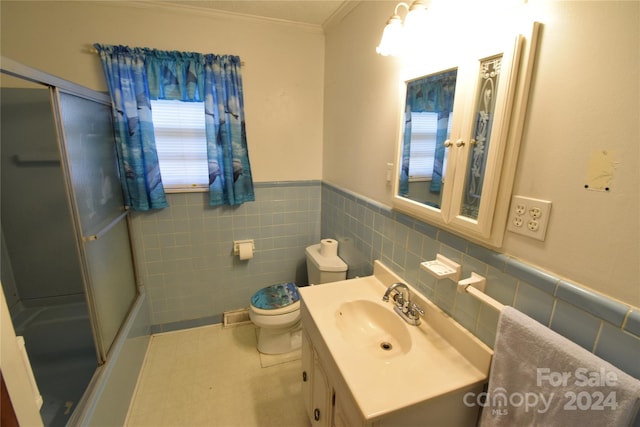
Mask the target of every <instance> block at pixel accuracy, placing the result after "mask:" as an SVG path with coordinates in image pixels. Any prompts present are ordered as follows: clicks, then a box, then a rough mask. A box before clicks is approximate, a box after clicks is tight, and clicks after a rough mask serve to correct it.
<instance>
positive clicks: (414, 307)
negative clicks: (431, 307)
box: [409, 302, 424, 318]
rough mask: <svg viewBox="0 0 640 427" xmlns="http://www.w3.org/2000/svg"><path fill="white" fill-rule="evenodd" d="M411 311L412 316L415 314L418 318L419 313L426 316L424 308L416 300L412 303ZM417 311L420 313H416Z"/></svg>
mask: <svg viewBox="0 0 640 427" xmlns="http://www.w3.org/2000/svg"><path fill="white" fill-rule="evenodd" d="M409 313H410V314H411V315H412V316H415V317H416V318H417V317H418V315H420V316H424V310H423V309H422V307H420V306H419V305H418V304H416V303H415V302H413V303H411V308H410V309H409ZM416 313H418V314H416Z"/></svg>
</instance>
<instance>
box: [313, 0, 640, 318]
mask: <svg viewBox="0 0 640 427" xmlns="http://www.w3.org/2000/svg"><path fill="white" fill-rule="evenodd" d="M395 4H396V2H395V1H390V2H362V3H361V4H360V5H359V6H358V7H357V8H356V9H355V10H354V11H352V13H351V14H350V15H348V16H347V17H346V18H345V20H344V21H343V22H342V23H341V24H340V25H338V26H336V27H334V28H331V29H330V30H329V31H328V33H327V34H326V52H325V55H326V62H325V67H326V68H325V73H326V79H325V82H326V83H325V123H324V135H325V141H324V167H323V179H325V180H326V181H328V182H331V183H333V184H336V185H338V186H340V187H343V188H346V189H348V190H352V191H354V192H356V193H359V194H362V195H364V196H366V197H369V198H371V199H374V200H377V201H379V202H381V203H384V204H387V205H391V189H390V187H389V186H388V185H387V184H386V183H385V180H384V175H385V167H386V163H387V162H392V161H393V158H394V144H395V141H396V138H397V132H398V128H399V120H398V118H399V115H398V112H397V109H398V108H399V107H398V100H397V97H398V89H397V81H398V79H399V76H400V74H401V72H402V65H401V63H400V62H399V60H398V59H394V58H388V57H387V58H384V57H380V56H378V55H376V53H375V46H376V45H377V44H378V42H379V37H380V35H381V33H382V29H383V27H384V24H385V22H386V20H387V19H388V18H389V16H390V15H391V13H392V12H393V8H394V6H395ZM529 8H530V12H528V13H530V14H531V15H530V17H533V18H535V19H538V20H540V21H541V22H542V23H543V24H544V28H543V31H542V36H541V39H540V46H539V52H538V59H537V67H536V69H535V72H534V79H533V85H532V92H531V99H530V105H529V110H528V120H527V124H526V128H525V132H524V137H523V140H522V147H521V152H520V158H519V163H518V170H517V172H516V180H515V186H514V190H513V194H519V195H524V196H530V197H535V198H540V199H546V200H551V201H552V202H553V209H552V215H551V219H550V224H549V229H548V232H547V239H546V241H545V242H539V241H537V240H531V239H527V238H525V237H521V236H518V235H514V234H511V233H509V232H508V233H507V234H506V237H505V240H504V244H503V247H502V249H501V251H503V252H505V253H507V254H509V255H512V256H515V257H517V258H520V259H522V260H523V261H525V262H527V263H530V264H532V265H535V266H538V267H540V268H542V269H544V270H547V271H550V272H553V273H555V274H557V275H560V276H563V277H566V278H568V279H570V280H572V281H574V282H577V283H580V284H582V285H584V286H586V287H589V288H591V289H593V290H595V291H597V292H600V293H602V294H605V295H608V296H610V297H613V298H616V299H619V300H621V301H623V302H626V303H628V304H632V305H634V306H640V262H639V261H640V248H639V242H640V214H639V213H638V212H639V208H640V203H639V199H640V191H639V190H638V188H639V184H640V177H639V169H640V152H639V146H640V124H639V117H640V105H639V99H640V89H639V82H640V29H639V26H638V22H640V3H639V2H627V1H548V0H538V1H536V0H530V1H529ZM457 22H458V21H457V17H456V16H451V29H452V31H453V30H455V29H456V28H460V27H458V26H457ZM444 34H445V33H443V37H444V36H445V35H444ZM423 54H424V55H428V54H429V47H428V46H425V48H424V50H423ZM602 149H605V150H609V151H612V152H613V153H615V160H616V161H617V167H616V170H615V173H614V178H613V185H612V190H611V191H610V192H608V193H605V192H595V191H588V190H585V188H584V184H585V179H586V176H587V168H588V161H589V158H590V156H591V152H592V151H593V150H602Z"/></svg>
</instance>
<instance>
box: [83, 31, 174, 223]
mask: <svg viewBox="0 0 640 427" xmlns="http://www.w3.org/2000/svg"><path fill="white" fill-rule="evenodd" d="M94 46H95V47H96V49H98V53H99V55H100V59H101V61H102V68H103V70H104V73H105V76H106V77H107V84H108V86H109V92H110V94H111V99H112V108H113V117H114V123H113V126H114V130H115V139H116V150H117V152H118V166H119V169H120V180H121V182H122V189H123V193H124V199H125V203H126V205H127V206H129V207H131V208H132V209H134V210H139V211H146V210H150V209H160V208H164V207H167V206H169V204H168V203H167V199H166V197H165V194H164V188H163V186H162V180H161V179H160V167H159V166H158V154H157V152H156V143H155V137H154V134H153V120H152V117H151V103H150V102H149V89H148V84H147V77H146V72H145V64H144V59H145V56H144V53H143V52H142V51H140V50H139V49H129V48H128V47H125V46H102V45H98V44H96V45H94Z"/></svg>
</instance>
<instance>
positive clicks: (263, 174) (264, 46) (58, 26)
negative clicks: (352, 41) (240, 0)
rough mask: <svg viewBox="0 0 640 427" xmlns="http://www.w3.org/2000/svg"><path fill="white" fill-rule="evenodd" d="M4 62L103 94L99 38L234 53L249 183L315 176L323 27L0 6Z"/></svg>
mask: <svg viewBox="0 0 640 427" xmlns="http://www.w3.org/2000/svg"><path fill="white" fill-rule="evenodd" d="M0 12H1V19H2V21H1V24H2V25H1V28H2V30H1V31H2V33H1V35H2V37H1V50H0V52H1V53H2V55H3V56H6V57H9V58H11V59H13V60H16V61H18V62H20V63H23V64H25V65H28V66H31V67H33V68H37V69H40V70H42V71H46V72H48V73H50V74H53V75H55V76H57V77H61V78H63V79H67V80H71V81H73V82H75V83H78V84H81V85H84V86H87V87H90V88H92V89H95V90H99V91H106V90H107V86H106V82H105V79H104V75H103V72H102V68H101V66H100V60H99V58H98V56H97V55H96V54H92V53H89V51H88V49H89V48H90V47H91V45H92V44H93V43H95V42H98V43H102V44H123V45H127V46H132V47H133V46H145V47H150V48H156V49H162V50H183V51H195V52H202V53H216V54H232V55H239V56H240V58H241V59H242V61H244V62H245V66H244V67H243V70H242V73H243V83H244V93H245V111H246V120H247V138H248V145H249V151H250V155H251V167H252V172H253V177H254V180H255V181H257V182H264V181H287V180H317V179H321V177H322V176H321V173H322V172H321V171H322V103H323V89H322V87H323V79H324V67H323V64H324V36H323V34H322V31H321V30H320V29H319V27H316V26H304V25H289V24H277V23H271V22H266V21H264V20H255V19H248V18H241V17H233V16H232V15H228V14H227V15H223V14H215V13H208V12H204V13H203V12H202V11H188V10H187V11H185V10H184V9H175V8H170V7H163V6H159V5H151V4H148V3H147V4H141V3H133V2H93V1H78V2H50V1H5V0H3V1H2V2H0Z"/></svg>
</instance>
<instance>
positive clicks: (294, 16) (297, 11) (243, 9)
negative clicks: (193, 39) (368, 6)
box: [163, 0, 358, 26]
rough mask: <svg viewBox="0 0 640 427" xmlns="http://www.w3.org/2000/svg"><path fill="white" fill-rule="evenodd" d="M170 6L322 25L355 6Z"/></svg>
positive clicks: (313, 1) (306, 0)
mask: <svg viewBox="0 0 640 427" xmlns="http://www.w3.org/2000/svg"><path fill="white" fill-rule="evenodd" d="M163 3H168V4H172V5H181V6H187V7H189V8H201V9H203V10H219V11H225V12H232V13H238V14H242V15H251V16H258V17H263V18H270V19H278V20H284V21H289V22H298V23H303V24H311V25H318V26H323V25H325V24H326V23H328V22H329V20H330V19H332V18H333V17H334V16H335V15H338V14H340V13H342V12H343V11H344V9H346V8H349V10H350V8H351V7H353V6H355V5H356V4H357V3H358V1H355V0H295V1H292V0H278V1H273V0H235V1H229V0H197V1H188V0H173V1H163Z"/></svg>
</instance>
